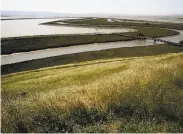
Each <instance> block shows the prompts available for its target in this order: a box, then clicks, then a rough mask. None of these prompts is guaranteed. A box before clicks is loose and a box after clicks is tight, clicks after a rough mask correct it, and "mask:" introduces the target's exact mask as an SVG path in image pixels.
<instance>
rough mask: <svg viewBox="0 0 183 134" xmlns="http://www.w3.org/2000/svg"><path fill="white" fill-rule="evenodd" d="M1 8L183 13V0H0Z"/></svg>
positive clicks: (155, 13)
mask: <svg viewBox="0 0 183 134" xmlns="http://www.w3.org/2000/svg"><path fill="white" fill-rule="evenodd" d="M1 10H17V11H51V12H61V13H111V14H131V15H135V14H141V15H168V14H183V0H1Z"/></svg>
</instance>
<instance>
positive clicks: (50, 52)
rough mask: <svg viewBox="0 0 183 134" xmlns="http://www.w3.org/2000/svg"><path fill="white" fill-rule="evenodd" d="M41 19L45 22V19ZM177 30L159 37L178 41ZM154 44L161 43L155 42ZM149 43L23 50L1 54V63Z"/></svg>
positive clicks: (180, 31) (150, 42)
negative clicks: (172, 33)
mask: <svg viewBox="0 0 183 134" xmlns="http://www.w3.org/2000/svg"><path fill="white" fill-rule="evenodd" d="M43 21H44V22H45V20H43ZM57 28H58V26H57ZM59 28H60V27H59ZM59 28H58V29H59ZM61 29H62V27H61ZM178 32H179V33H180V34H179V35H175V36H168V37H163V38H161V39H163V40H167V41H172V42H179V41H181V40H183V30H179V31H178ZM156 44H161V43H160V42H156ZM150 45H154V42H153V41H151V40H142V41H140V40H134V41H125V42H124V41H123V42H109V43H95V44H86V45H77V46H70V47H61V48H53V49H45V50H38V51H31V52H23V53H16V54H10V55H2V56H1V65H5V64H12V63H17V62H23V61H29V60H33V59H41V58H46V57H52V56H59V55H66V54H73V53H80V52H88V51H99V50H106V49H111V48H122V47H136V46H150Z"/></svg>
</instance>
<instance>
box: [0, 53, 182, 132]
mask: <svg viewBox="0 0 183 134" xmlns="http://www.w3.org/2000/svg"><path fill="white" fill-rule="evenodd" d="M1 95H2V107H1V114H2V117H1V118H2V127H1V131H2V132H9V133H11V132H30V133H32V132H37V133H40V132H44V133H45V132H183V124H182V122H183V53H178V54H175V53H173V54H165V55H159V56H150V57H139V58H138V57H136V58H135V57H134V58H114V59H108V60H97V61H90V62H89V61H88V62H83V63H79V64H78V65H77V66H76V65H75V64H69V65H65V66H57V67H53V68H44V69H40V70H35V71H28V72H23V73H17V74H12V75H6V76H2V91H1Z"/></svg>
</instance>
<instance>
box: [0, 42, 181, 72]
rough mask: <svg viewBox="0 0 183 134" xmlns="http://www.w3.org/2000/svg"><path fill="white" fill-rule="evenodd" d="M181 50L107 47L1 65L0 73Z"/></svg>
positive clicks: (173, 48) (165, 47) (156, 46)
mask: <svg viewBox="0 0 183 134" xmlns="http://www.w3.org/2000/svg"><path fill="white" fill-rule="evenodd" d="M182 51H183V47H178V46H170V45H153V46H140V47H131V48H130V47H129V48H115V49H109V50H101V51H93V52H83V53H76V54H68V55H63V56H56V57H49V58H43V59H37V60H31V61H25V62H20V63H14V64H8V65H3V66H2V67H1V73H2V74H9V73H15V72H22V71H27V70H34V69H39V68H44V67H51V66H56V65H64V64H69V63H79V62H84V61H91V60H99V59H109V58H120V57H140V56H152V55H159V54H165V53H178V52H182Z"/></svg>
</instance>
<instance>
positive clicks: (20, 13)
mask: <svg viewBox="0 0 183 134" xmlns="http://www.w3.org/2000/svg"><path fill="white" fill-rule="evenodd" d="M75 16H77V15H74V14H70V13H56V12H33V11H1V17H32V18H37V17H39V18H40V17H41V18H42V17H75Z"/></svg>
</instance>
